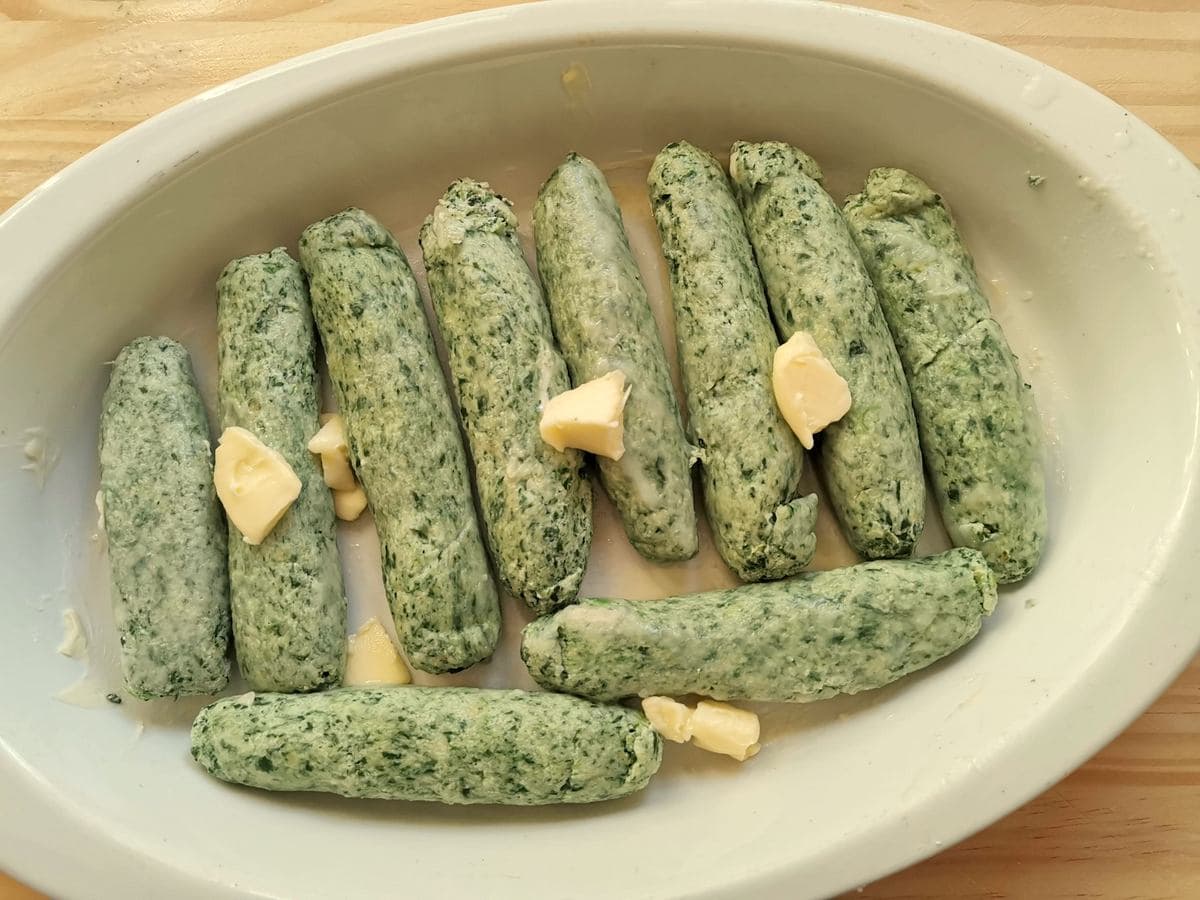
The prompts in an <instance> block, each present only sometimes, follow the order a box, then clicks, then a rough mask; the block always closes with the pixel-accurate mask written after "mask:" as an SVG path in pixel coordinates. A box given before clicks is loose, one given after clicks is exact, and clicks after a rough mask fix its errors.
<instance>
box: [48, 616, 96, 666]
mask: <svg viewBox="0 0 1200 900" xmlns="http://www.w3.org/2000/svg"><path fill="white" fill-rule="evenodd" d="M62 622H63V638H62V641H60V642H59V645H58V647H56V648H55V649H56V650H58V652H59V653H61V654H62V655H63V656H69V657H70V658H71V659H87V649H88V642H87V632H86V631H85V630H84V628H83V621H82V620H81V619H80V618H79V613H77V612H76V611H75V610H74V609H64V610H63V614H62Z"/></svg>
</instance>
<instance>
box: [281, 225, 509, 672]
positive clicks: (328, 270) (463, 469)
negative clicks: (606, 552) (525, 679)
mask: <svg viewBox="0 0 1200 900" xmlns="http://www.w3.org/2000/svg"><path fill="white" fill-rule="evenodd" d="M300 262H301V264H302V265H303V266H304V271H305V272H306V273H307V275H308V279H309V290H310V292H311V294H312V305H313V313H314V315H315V316H316V321H317V327H318V330H319V331H320V333H321V341H322V344H323V345H324V348H325V358H326V362H327V364H328V366H329V374H330V376H331V377H332V379H333V385H334V391H335V393H336V394H337V398H338V407H339V409H340V410H341V413H342V416H343V417H344V419H345V421H346V431H347V438H348V441H349V444H350V458H351V463H352V465H353V467H354V471H355V472H356V473H357V475H358V477H359V478H360V479H361V481H362V484H363V488H364V489H365V490H366V493H367V497H368V498H369V501H370V506H371V511H372V513H373V514H374V517H375V527H376V529H377V530H378V532H379V543H380V552H381V555H382V557H383V580H384V587H385V588H386V590H387V595H388V602H389V603H390V604H391V608H392V616H393V618H394V619H395V622H396V631H397V633H398V635H399V637H400V642H401V644H402V645H403V646H404V649H405V651H406V653H407V655H408V659H409V661H410V662H411V663H412V664H413V666H415V667H416V668H418V669H420V670H421V671H423V672H435V673H437V672H447V671H456V670H459V669H464V668H466V667H467V666H469V665H471V664H472V663H475V662H478V661H479V660H481V659H484V658H486V657H487V656H489V655H491V652H492V650H493V649H494V648H495V646H496V640H497V638H498V636H499V632H500V609H499V605H498V602H497V598H496V590H495V586H494V585H493V584H492V580H491V576H490V574H489V572H488V565H487V557H486V554H485V552H484V549H483V542H482V540H481V538H480V535H479V526H478V523H477V522H476V521H475V510H474V504H473V502H472V498H471V482H470V479H469V476H468V473H467V462H466V455H465V453H464V451H463V446H462V439H461V437H460V436H459V431H458V423H457V422H456V421H455V417H454V410H453V408H452V407H451V405H450V398H449V396H448V394H447V392H446V386H445V383H444V381H443V379H442V372H441V368H440V366H439V365H438V360H437V355H436V353H435V352H434V347H433V338H432V336H431V335H430V332H429V323H428V322H427V321H426V319H425V310H424V305H423V304H422V302H421V296H420V294H419V292H418V290H417V283H416V281H415V280H414V279H413V276H412V272H411V270H410V269H409V267H408V261H407V260H406V259H405V258H404V254H403V253H402V252H401V251H400V248H399V247H398V246H397V244H396V242H395V240H394V239H393V238H392V236H391V234H389V233H388V231H387V229H385V228H384V227H383V226H382V225H380V224H379V223H378V222H377V221H375V219H373V218H371V216H369V215H368V214H367V213H365V212H363V211H362V210H360V209H349V210H346V211H345V212H341V213H337V214H336V215H333V216H330V217H329V218H327V219H323V220H322V221H320V222H317V223H315V224H314V225H310V226H309V227H308V228H307V229H305V231H304V234H303V235H301V237H300Z"/></svg>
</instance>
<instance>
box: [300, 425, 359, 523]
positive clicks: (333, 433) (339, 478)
mask: <svg viewBox="0 0 1200 900" xmlns="http://www.w3.org/2000/svg"><path fill="white" fill-rule="evenodd" d="M308 452H309V453H315V454H317V455H318V456H320V457H321V470H322V472H324V475H325V483H326V484H327V485H329V487H331V488H332V489H333V490H335V491H353V490H354V488H355V487H356V483H355V481H354V472H353V470H351V468H350V445H349V443H348V442H347V441H346V422H345V420H344V419H343V418H342V417H341V416H339V415H338V414H337V413H326V414H324V415H322V416H321V430H320V431H318V432H317V433H316V434H314V435H313V436H312V438H311V439H310V440H309V442H308ZM360 511H361V510H360Z"/></svg>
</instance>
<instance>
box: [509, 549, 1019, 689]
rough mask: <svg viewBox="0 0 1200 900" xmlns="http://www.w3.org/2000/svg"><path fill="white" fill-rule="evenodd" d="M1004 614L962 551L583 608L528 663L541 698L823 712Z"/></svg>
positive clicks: (543, 635)
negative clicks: (708, 702) (684, 698)
mask: <svg viewBox="0 0 1200 900" xmlns="http://www.w3.org/2000/svg"><path fill="white" fill-rule="evenodd" d="M995 603H996V580H995V577H994V576H993V575H992V573H991V571H990V570H989V569H988V567H987V564H986V563H985V561H984V559H983V557H982V556H981V555H980V554H979V553H978V552H977V551H975V550H970V549H957V550H950V551H947V552H946V553H942V554H940V555H938V556H931V557H926V558H924V559H918V560H882V561H875V562H866V563H861V564H859V565H856V566H851V567H849V568H845V569H833V570H830V571H827V572H814V573H811V574H806V575H801V576H798V577H796V578H793V579H790V580H787V581H777V582H772V583H770V584H752V585H743V586H741V587H736V588H731V589H729V590H725V591H711V592H708V593H703V594H692V595H690V596H685V597H669V598H667V599H665V600H654V601H644V600H641V601H632V600H581V601H580V602H579V603H578V604H577V605H575V606H572V607H568V608H567V609H564V610H560V611H559V612H557V613H555V614H554V615H552V616H546V617H544V618H542V619H538V620H537V621H535V622H532V623H531V624H529V625H528V626H527V627H526V628H525V633H524V639H523V641H522V644H521V656H522V658H523V659H524V660H525V664H526V666H527V667H528V668H529V672H530V674H531V675H532V676H533V678H534V680H535V681H537V682H538V684H540V685H542V686H543V687H545V688H547V689H549V690H557V691H566V692H568V693H572V694H578V695H580V696H583V697H588V698H590V699H593V700H615V699H618V698H621V697H631V696H641V697H647V696H652V695H657V694H664V695H668V696H678V695H680V694H689V693H696V694H703V695H705V696H707V697H713V698H715V699H718V700H739V699H740V700H767V701H786V702H794V701H810V700H821V699H824V698H827V697H832V696H834V695H836V694H854V693H858V692H859V691H865V690H870V689H873V688H878V687H882V686H883V685H886V684H889V683H891V682H892V681H895V680H896V679H898V678H901V677H903V676H904V675H906V674H908V673H910V672H915V671H917V670H918V669H921V668H924V667H925V666H927V665H929V664H930V663H933V662H935V661H936V660H938V659H941V658H942V657H944V656H946V655H948V654H950V653H952V652H954V651H955V650H957V649H958V648H959V647H961V646H962V645H963V644H965V643H967V642H968V641H969V640H970V639H971V638H973V637H974V636H975V635H976V634H977V633H978V631H979V628H980V624H981V621H982V618H983V616H985V615H987V614H988V613H990V612H991V611H992V609H993V608H994V607H995Z"/></svg>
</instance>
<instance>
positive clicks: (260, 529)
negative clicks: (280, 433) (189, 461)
mask: <svg viewBox="0 0 1200 900" xmlns="http://www.w3.org/2000/svg"><path fill="white" fill-rule="evenodd" d="M214 456H215V461H214V466H213V483H214V485H215V486H216V489H217V497H218V498H220V500H221V505H222V506H224V507H225V515H226V516H228V517H229V521H230V522H232V523H233V525H234V527H235V528H237V530H238V531H240V532H241V533H242V540H244V541H245V542H246V543H247V544H261V543H262V542H263V539H264V538H266V536H267V535H268V534H270V533H271V530H272V529H273V528H274V527H275V526H276V525H277V524H279V520H280V519H282V518H283V514H284V513H286V512H287V511H288V509H289V508H290V507H291V505H292V503H294V502H295V500H296V498H297V497H299V496H300V479H299V478H297V477H296V473H295V472H294V471H293V470H292V467H291V466H290V465H288V461H287V460H286V459H284V458H283V456H282V455H281V454H280V453H279V452H278V451H276V450H272V449H271V448H270V447H268V446H267V445H266V444H264V443H263V442H262V441H260V440H259V439H258V438H257V437H255V436H254V435H253V434H251V433H250V432H249V431H247V430H246V429H245V428H239V427H237V426H236V425H235V426H233V427H231V428H226V429H225V431H224V433H222V435H221V438H220V441H219V442H218V444H217V450H216V453H215V454H214Z"/></svg>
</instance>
